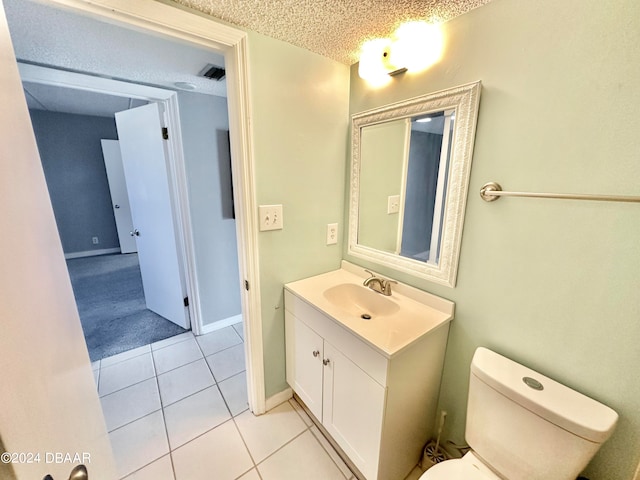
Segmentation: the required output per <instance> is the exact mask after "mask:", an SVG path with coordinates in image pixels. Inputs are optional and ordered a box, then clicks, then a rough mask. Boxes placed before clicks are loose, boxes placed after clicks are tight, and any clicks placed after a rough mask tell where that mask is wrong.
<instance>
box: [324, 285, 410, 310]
mask: <svg viewBox="0 0 640 480" xmlns="http://www.w3.org/2000/svg"><path fill="white" fill-rule="evenodd" d="M324 298H326V299H327V300H328V301H329V302H331V303H332V304H333V305H335V306H336V307H338V308H340V309H342V310H344V311H346V312H349V313H351V314H353V315H356V316H358V317H360V316H362V315H370V318H371V317H375V316H385V315H392V314H394V313H396V312H397V311H398V310H399V309H400V307H399V306H398V305H397V304H396V303H395V302H394V301H393V300H391V299H390V298H388V297H385V296H383V295H382V294H380V293H376V292H374V291H373V290H370V289H368V288H366V287H363V286H360V285H356V284H353V283H341V284H338V285H334V286H332V287H329V288H327V289H326V290H325V291H324Z"/></svg>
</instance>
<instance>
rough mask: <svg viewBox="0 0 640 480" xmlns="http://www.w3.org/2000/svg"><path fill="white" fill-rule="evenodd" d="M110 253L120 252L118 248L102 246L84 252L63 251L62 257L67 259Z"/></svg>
mask: <svg viewBox="0 0 640 480" xmlns="http://www.w3.org/2000/svg"><path fill="white" fill-rule="evenodd" d="M111 253H120V249H119V248H103V249H102V250H86V251H84V252H73V253H65V254H64V259H65V260H69V259H71V258H83V257H97V256H98V255H109V254H111Z"/></svg>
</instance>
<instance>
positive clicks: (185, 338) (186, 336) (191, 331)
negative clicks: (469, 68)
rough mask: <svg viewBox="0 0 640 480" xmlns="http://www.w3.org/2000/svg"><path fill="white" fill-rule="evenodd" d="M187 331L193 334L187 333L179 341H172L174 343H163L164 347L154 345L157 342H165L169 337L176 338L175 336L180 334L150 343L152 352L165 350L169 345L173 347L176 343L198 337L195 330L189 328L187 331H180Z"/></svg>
mask: <svg viewBox="0 0 640 480" xmlns="http://www.w3.org/2000/svg"><path fill="white" fill-rule="evenodd" d="M185 333H190V334H191V335H185V336H184V338H181V339H180V340H178V341H176V342H172V343H169V344H167V345H163V346H162V347H156V348H153V345H154V344H155V343H159V342H164V341H165V340H168V339H169V338H174V337H177V336H178V335H174V336H173V337H167V338H165V339H164V340H158V341H157V342H153V343H150V344H149V347H150V348H151V351H152V352H157V351H159V350H163V349H165V348H167V347H172V346H174V345H178V344H179V343H182V342H186V341H188V340H189V339H190V338H196V335H195V333H193V330H187V331H186V332H183V333H180V334H179V335H184V334H185Z"/></svg>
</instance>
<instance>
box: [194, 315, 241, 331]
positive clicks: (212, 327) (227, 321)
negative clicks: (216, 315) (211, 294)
mask: <svg viewBox="0 0 640 480" xmlns="http://www.w3.org/2000/svg"><path fill="white" fill-rule="evenodd" d="M240 322H242V314H239V315H234V316H233V317H229V318H224V319H222V320H218V321H216V322H213V323H209V324H207V325H203V326H202V333H201V335H204V334H206V333H211V332H215V331H216V330H220V329H221V328H225V327H228V326H230V325H235V324H236V323H240Z"/></svg>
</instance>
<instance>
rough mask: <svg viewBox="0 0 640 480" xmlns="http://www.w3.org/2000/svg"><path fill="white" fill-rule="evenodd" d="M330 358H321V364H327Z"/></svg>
mask: <svg viewBox="0 0 640 480" xmlns="http://www.w3.org/2000/svg"><path fill="white" fill-rule="evenodd" d="M330 361H331V360H329V359H328V358H325V359H324V360H322V364H323V365H324V366H325V367H326V366H327V365H329V362H330Z"/></svg>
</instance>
